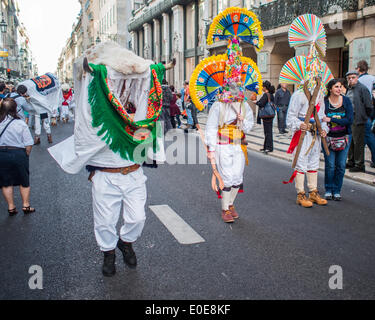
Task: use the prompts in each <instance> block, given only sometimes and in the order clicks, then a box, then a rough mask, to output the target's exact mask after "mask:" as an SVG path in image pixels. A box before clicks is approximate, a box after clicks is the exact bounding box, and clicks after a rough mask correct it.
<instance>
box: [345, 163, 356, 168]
mask: <svg viewBox="0 0 375 320" xmlns="http://www.w3.org/2000/svg"><path fill="white" fill-rule="evenodd" d="M345 168H346V169H351V168H354V164H350V163H347V164H346V166H345Z"/></svg>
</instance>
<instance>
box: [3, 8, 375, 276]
mask: <svg viewBox="0 0 375 320" xmlns="http://www.w3.org/2000/svg"><path fill="white" fill-rule="evenodd" d="M240 14H241V15H243V16H244V17H245V18H244V19H246V23H248V24H249V28H252V30H253V35H252V37H249V36H248V35H243V36H242V38H241V35H240V34H230V35H226V33H224V35H225V37H227V38H226V40H228V50H227V54H226V55H219V56H213V57H210V58H209V59H208V60H206V61H202V62H201V63H200V64H199V65H198V66H197V67H196V70H195V71H194V72H193V76H192V77H191V79H189V81H185V83H184V86H183V88H181V89H180V90H179V91H177V90H176V88H175V87H174V86H173V85H169V84H168V83H167V81H166V79H165V75H166V71H167V70H169V69H172V68H174V66H175V63H176V62H175V60H174V61H173V62H170V63H168V64H163V63H158V64H156V63H153V62H152V61H149V60H147V61H146V60H144V59H143V58H141V57H138V56H136V55H135V54H134V53H133V52H131V51H129V50H126V49H124V48H121V47H119V46H118V45H116V44H113V43H103V44H98V45H97V46H96V47H94V48H93V49H92V51H91V50H90V51H88V52H87V57H85V58H84V59H82V60H83V61H82V63H81V61H80V62H79V63H76V64H75V66H74V67H75V72H74V74H75V89H76V90H77V94H76V96H77V101H75V100H76V99H75V97H74V93H73V90H72V89H71V88H70V87H69V86H68V85H66V84H63V85H61V87H60V85H58V80H57V79H56V78H55V77H54V76H53V75H52V74H46V75H43V76H41V77H37V78H35V79H30V80H28V81H25V82H23V83H21V84H19V85H18V86H17V87H16V88H13V87H9V86H8V87H7V86H6V85H5V84H4V83H2V84H1V83H0V94H1V96H0V98H1V103H0V187H1V189H2V192H3V195H4V198H5V200H6V202H7V204H8V212H9V215H10V216H14V215H16V214H17V213H18V212H17V208H16V205H15V203H14V191H13V188H14V187H16V186H19V188H20V193H21V197H22V202H23V204H22V211H23V212H24V213H25V214H30V213H33V212H35V211H36V210H35V208H33V207H31V205H30V180H29V156H30V153H31V149H32V147H33V145H38V144H40V143H41V130H42V127H43V128H44V130H45V132H46V134H47V140H48V142H49V143H50V144H52V142H53V140H52V134H51V125H52V126H53V125H56V124H57V122H58V121H59V120H62V122H63V123H67V122H68V121H69V119H72V120H76V121H77V122H79V124H80V125H79V128H77V127H76V128H75V130H74V136H71V137H69V138H67V139H65V140H64V141H62V142H60V143H59V144H57V145H54V146H52V147H50V148H48V152H49V153H50V155H51V156H52V157H53V158H54V159H55V161H56V162H57V163H58V164H59V166H60V167H61V168H62V169H63V170H64V171H65V172H67V173H69V174H77V173H78V172H80V171H81V170H82V169H83V168H86V169H87V171H88V172H89V181H90V182H91V184H92V199H93V202H92V205H93V215H94V232H95V237H96V241H97V244H98V246H99V247H100V250H101V251H102V252H103V255H104V261H103V267H102V273H103V274H104V275H105V276H113V275H114V274H115V273H116V268H115V258H116V255H115V251H116V248H118V249H119V250H120V251H121V252H122V254H123V258H124V262H125V264H127V265H128V266H129V267H131V268H135V267H136V265H137V259H136V255H135V252H134V250H133V243H134V242H135V241H136V240H137V239H138V238H139V236H140V235H141V233H142V230H143V228H144V224H145V220H146V213H145V204H146V199H147V189H146V180H147V177H146V176H145V175H144V172H143V169H142V164H143V162H146V160H147V159H150V160H152V161H153V163H154V164H153V165H152V166H153V167H155V168H156V167H157V165H156V163H157V162H158V161H160V162H165V161H166V155H165V151H164V140H163V139H162V137H161V136H160V135H159V134H158V133H157V128H158V126H160V125H162V126H164V133H166V132H167V131H168V130H170V129H172V128H181V129H184V130H185V132H189V131H188V130H189V129H192V130H198V131H199V133H200V136H201V138H202V140H203V142H204V144H205V147H206V151H207V157H208V159H209V160H210V164H211V166H212V172H213V175H212V181H211V184H212V189H213V190H215V191H216V192H217V195H218V197H219V199H221V210H220V214H221V219H222V220H223V221H224V222H225V223H233V222H234V221H235V220H236V219H238V218H239V217H240V213H239V212H238V210H237V208H236V207H235V201H236V198H237V195H238V194H239V193H242V192H243V190H244V188H243V187H244V186H243V173H244V170H245V166H246V165H248V164H249V161H248V150H247V141H246V134H248V133H249V132H250V131H251V130H252V128H253V126H254V119H256V121H257V123H259V124H263V128H264V145H263V148H262V149H261V151H262V152H264V153H265V154H268V153H271V152H273V149H274V146H273V145H274V142H273V122H274V120H275V118H276V117H277V124H278V130H279V133H280V134H285V133H287V132H288V131H287V129H288V130H289V131H290V132H291V133H292V134H293V138H292V140H291V143H290V147H289V149H288V153H293V154H294V162H293V169H294V172H293V173H292V176H291V178H290V180H289V181H284V183H285V184H288V183H292V182H295V189H296V192H297V199H296V203H297V204H298V205H300V206H302V207H305V208H310V207H312V206H313V205H314V204H316V205H320V206H324V205H327V203H328V201H329V200H336V201H340V200H342V195H341V189H342V185H343V179H344V174H345V169H346V168H348V169H349V171H350V172H365V161H364V154H365V145H366V144H367V145H368V147H369V149H370V151H371V155H372V163H371V166H372V167H375V158H374V157H375V136H374V118H375V112H374V98H373V90H374V84H375V77H374V76H372V75H369V74H368V69H369V68H368V65H367V63H366V61H359V62H358V64H357V66H356V69H355V70H351V71H349V72H347V73H346V79H334V78H333V76H332V75H331V77H330V78H329V79H328V80H329V81H328V80H327V81H326V82H324V83H323V81H322V76H321V75H322V73H323V72H322V71H326V73H328V71H329V70H328V67H327V69H326V70H318V69H319V68H321V67H322V65H323V64H322V62H321V61H319V58H318V57H317V55H316V50H317V49H321V48H320V47H319V45H321V44H320V43H319V42H318V41H317V39H315V40H314V41H313V42H312V43H313V45H312V46H311V49H310V50H311V52H310V53H309V57H311V58H310V61H311V66H312V67H311V66H309V67H308V66H307V64H306V65H305V68H306V78H305V79H302V80H304V81H296V82H294V84H296V85H297V88H296V89H297V90H295V91H294V92H293V93H291V92H290V91H289V90H288V87H287V85H286V84H287V83H289V84H291V82H286V83H284V82H283V81H279V82H280V84H279V86H278V88H277V91H276V89H275V86H274V85H272V84H271V83H270V81H268V80H266V81H260V80H261V79H262V78H261V75H260V71H259V69H258V68H257V66H256V64H255V63H253V62H249V60H246V59H244V57H243V56H242V50H241V47H240V44H241V41H243V42H247V43H249V44H250V45H252V46H254V47H255V48H257V49H261V47H262V45H263V43H262V39H263V38H262V33H261V29H260V27H259V26H260V23H259V21H258V19H257V18H256V16H255V15H254V13H252V12H250V11H248V10H246V9H243V8H229V9H226V10H225V11H224V12H223V13H222V14H220V15H219V16H218V17H217V19H215V21H214V22H213V25H212V26H211V28H212V30H216V29H215V28H216V27H217V26H218V25H221V24H222V23H226V22H227V21H228V19H232V18H234V21H233V23H237V24H238V23H239V22H238V16H239V15H240ZM298 19H300V17H299V18H297V19H296V20H297V22H298ZM303 19H314V20H315V19H318V18H317V17H315V16H312V15H305V16H304V17H303ZM220 21H221V22H220ZM220 23H221V24H220ZM294 24H295V22H294ZM322 28H323V27H322ZM212 30H211V31H212ZM220 30H221V29H220ZM231 30H232V29H231ZM236 30H237V28H236ZM239 30H240V29H239ZM232 31H234V29H233V30H232ZM310 31H311V30H310ZM221 33H223V32H222V31H221V32H220V33H218V35H217V36H215V37H214V36H213V31H212V32H211V33H209V34H210V35H211V38H210V36H209V41H208V43H212V42H213V41H219V40H220V39H221V38H220V37H221V36H223V35H222V34H221ZM313 35H315V34H314V33H313ZM315 36H316V35H315ZM307 38H308V40H309V41H312V40H311V39H312V38H311V37H307ZM310 38H311V39H310ZM240 40H241V41H240ZM290 43H291V45H294V42H293V41H290ZM292 59H293V58H292ZM89 62H90V63H89ZM120 62H122V63H120ZM206 63H207V64H210V63H211V64H213V66H215V67H212V68H207V69H204V68H206V65H205V64H206ZM218 65H224V66H225V68H224V69H223V70H222V79H221V80H222V83H221V84H220V90H219V89H217V90H216V91H213V90H212V86H213V85H215V83H214V80H213V79H214V77H215V75H216V74H217V73H218V72H217V69H216V68H217V66H218ZM244 66H246V70H247V72H250V73H251V74H250V76H251V77H249V79H251V81H253V83H250V84H249V83H245V80H244V77H243V70H245V68H244ZM210 72H211V73H212V74H210ZM329 73H330V71H329ZM280 79H282V78H281V77H280ZM205 80H207V81H205ZM256 80H259V81H256ZM150 83H151V85H150ZM292 83H293V82H292ZM216 84H217V83H216ZM205 86H206V87H205ZM309 86H310V87H309ZM197 87H198V89H197ZM203 87H205V89H204V90H205V91H203V89H202V88H203ZM260 88H262V90H260ZM194 90H195V91H194ZM199 90H202V91H199ZM205 92H206V93H207V92H210V94H209V97H208V98H201V97H204V94H205ZM257 97H259V99H257ZM76 103H77V105H78V106H79V108H77V110H75V104H76ZM51 104H53V106H51ZM256 106H257V107H258V108H257V109H258V112H257V115H256V117H255V115H254V111H255V109H256ZM204 110H206V111H207V112H208V118H207V123H206V128H205V132H204V133H203V132H202V131H201V129H200V126H199V123H198V118H197V113H198V112H199V111H204ZM181 117H184V118H185V119H186V121H187V126H186V127H184V128H182V121H181ZM159 120H161V123H160V122H159ZM30 128H34V129H35V136H34V139H33V138H32V135H31V132H30ZM144 129H149V130H148V131H145V130H144ZM145 141H147V142H148V144H147V147H146V148H147V149H146V150H145V152H144V153H143V154H144V157H143V158H142V159H144V160H142V161H140V160H139V158H136V155H137V156H138V154H136V151H137V148H138V147H139V146H144V145H146V143H145ZM322 150H323V153H324V158H325V181H324V186H325V194H324V196H323V197H322V196H321V195H320V193H319V190H318V170H319V165H320V154H321V152H322ZM305 180H307V188H308V193H307V192H305ZM120 214H122V216H123V219H124V224H123V225H122V227H121V230H120V232H119V233H118V232H117V229H116V226H117V222H118V220H119V217H120Z"/></svg>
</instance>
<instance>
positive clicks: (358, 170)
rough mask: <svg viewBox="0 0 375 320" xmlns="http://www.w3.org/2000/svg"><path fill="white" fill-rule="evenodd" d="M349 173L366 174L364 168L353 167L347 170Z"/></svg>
mask: <svg viewBox="0 0 375 320" xmlns="http://www.w3.org/2000/svg"><path fill="white" fill-rule="evenodd" d="M349 172H366V170H365V168H359V167H353V168H350V169H349Z"/></svg>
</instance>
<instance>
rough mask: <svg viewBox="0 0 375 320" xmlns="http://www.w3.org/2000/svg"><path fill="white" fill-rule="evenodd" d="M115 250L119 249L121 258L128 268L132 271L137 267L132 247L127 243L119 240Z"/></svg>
mask: <svg viewBox="0 0 375 320" xmlns="http://www.w3.org/2000/svg"><path fill="white" fill-rule="evenodd" d="M117 248H119V249H120V250H121V252H122V256H123V258H124V262H125V263H126V264H127V265H128V267H130V268H132V269H134V268H135V267H137V257H136V255H135V252H134V250H133V246H132V244H131V243H129V242H124V241H122V240H121V239H119V240H118V242H117Z"/></svg>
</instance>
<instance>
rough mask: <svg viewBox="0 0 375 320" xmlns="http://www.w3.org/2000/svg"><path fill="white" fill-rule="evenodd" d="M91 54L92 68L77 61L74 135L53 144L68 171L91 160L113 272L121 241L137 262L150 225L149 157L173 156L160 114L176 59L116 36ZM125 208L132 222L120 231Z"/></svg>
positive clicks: (99, 225)
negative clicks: (141, 52) (151, 54)
mask: <svg viewBox="0 0 375 320" xmlns="http://www.w3.org/2000/svg"><path fill="white" fill-rule="evenodd" d="M85 55H86V57H87V58H88V61H90V62H92V63H90V64H89V65H88V64H87V61H86V60H84V63H83V65H84V66H85V67H84V70H86V71H83V70H82V60H81V61H77V62H76V63H75V90H74V91H75V96H76V103H77V107H76V119H75V130H74V136H72V137H70V138H69V139H67V140H66V141H64V142H62V143H60V144H58V145H57V146H55V147H52V148H50V149H49V151H50V153H51V155H52V156H53V157H54V158H55V159H56V161H57V162H58V163H59V165H60V166H61V167H62V168H63V169H64V170H65V171H66V172H68V173H71V174H76V173H78V172H79V171H80V170H81V169H82V168H83V167H84V166H87V169H88V171H89V172H90V176H89V180H91V181H92V197H93V211H94V227H95V237H96V240H97V243H98V245H99V247H100V250H101V251H102V252H103V253H104V262H103V267H102V272H103V274H104V275H105V276H113V275H114V274H115V272H116V268H115V257H116V255H115V249H116V247H117V248H119V249H120V251H121V252H122V254H123V258H124V262H125V263H126V264H127V265H128V266H129V267H131V268H135V267H136V265H137V259H136V255H135V252H134V250H133V246H132V244H133V243H134V242H135V241H136V240H137V239H138V238H139V236H140V235H141V232H142V230H143V227H144V224H145V218H146V216H145V208H144V206H145V202H146V197H147V192H146V184H145V183H146V180H147V178H146V176H145V175H144V174H143V170H142V168H141V167H140V164H142V163H143V162H144V161H145V160H146V158H147V157H149V158H151V159H153V160H154V159H155V160H158V161H165V154H164V146H163V139H162V136H163V134H162V132H161V130H160V129H161V125H160V121H158V118H159V115H160V112H161V110H162V90H161V81H162V79H163V76H164V73H165V70H166V68H169V67H170V66H168V65H167V66H166V67H165V66H163V65H162V64H157V65H155V64H153V62H152V61H150V60H144V59H142V58H140V57H138V56H136V55H135V54H134V53H133V52H131V51H128V50H126V49H123V48H121V47H119V46H118V45H116V44H114V43H102V44H100V45H98V46H96V47H94V48H93V49H89V50H88V51H87V52H86V53H85ZM130 105H131V108H130ZM134 108H135V113H131V112H134ZM130 110H132V111H130ZM121 208H122V211H121ZM121 213H122V216H123V219H124V223H123V225H122V227H121V230H120V233H119V234H117V231H116V224H117V222H118V219H119V216H120V214H121Z"/></svg>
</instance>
